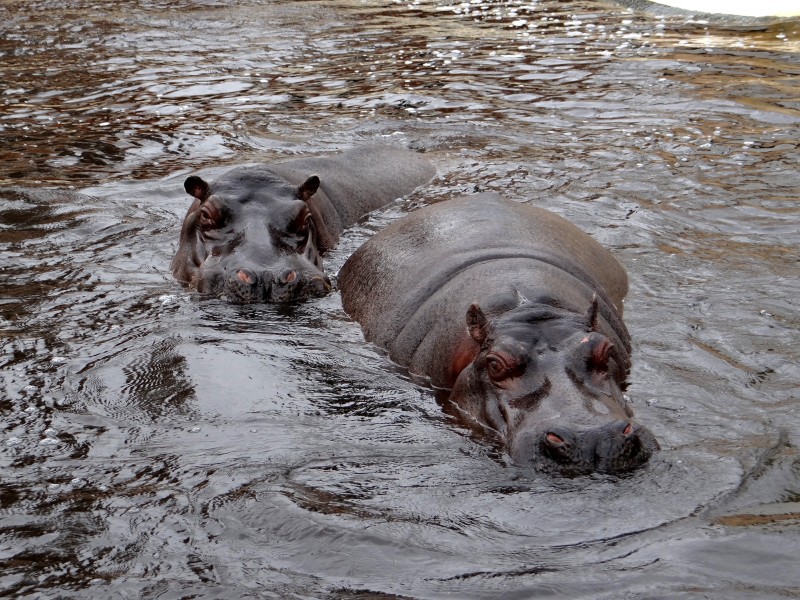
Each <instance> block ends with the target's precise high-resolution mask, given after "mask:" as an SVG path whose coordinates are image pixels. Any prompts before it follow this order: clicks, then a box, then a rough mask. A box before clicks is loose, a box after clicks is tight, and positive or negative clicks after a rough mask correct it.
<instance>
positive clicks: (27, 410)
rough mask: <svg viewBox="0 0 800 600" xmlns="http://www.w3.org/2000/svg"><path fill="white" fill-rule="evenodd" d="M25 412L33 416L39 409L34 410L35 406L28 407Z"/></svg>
mask: <svg viewBox="0 0 800 600" xmlns="http://www.w3.org/2000/svg"><path fill="white" fill-rule="evenodd" d="M25 412H26V413H28V414H33V413H35V412H39V409H38V408H36V407H35V406H29V407H28V408H26V409H25Z"/></svg>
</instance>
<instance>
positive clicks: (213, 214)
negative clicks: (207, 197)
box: [198, 202, 222, 229]
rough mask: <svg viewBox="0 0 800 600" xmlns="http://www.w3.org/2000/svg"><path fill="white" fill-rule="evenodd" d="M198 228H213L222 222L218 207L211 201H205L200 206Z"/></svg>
mask: <svg viewBox="0 0 800 600" xmlns="http://www.w3.org/2000/svg"><path fill="white" fill-rule="evenodd" d="M198 221H199V225H200V229H213V228H215V227H219V226H220V225H221V224H222V223H221V222H222V213H221V212H220V210H219V208H217V206H216V205H215V204H213V203H211V202H205V203H204V204H203V205H202V206H201V207H200V215H199V219H198Z"/></svg>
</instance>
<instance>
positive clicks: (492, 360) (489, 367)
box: [484, 354, 520, 383]
mask: <svg viewBox="0 0 800 600" xmlns="http://www.w3.org/2000/svg"><path fill="white" fill-rule="evenodd" d="M484 364H485V365H486V374H487V375H489V379H491V380H492V381H493V382H495V383H500V382H501V381H505V380H506V379H508V378H509V377H512V376H514V375H517V374H518V372H519V371H520V366H519V365H518V364H516V363H515V362H514V361H513V360H512V359H510V357H501V356H498V355H496V354H490V355H489V356H487V357H486V362H485V363H484Z"/></svg>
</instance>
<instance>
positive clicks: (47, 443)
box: [39, 437, 61, 446]
mask: <svg viewBox="0 0 800 600" xmlns="http://www.w3.org/2000/svg"><path fill="white" fill-rule="evenodd" d="M60 443H61V442H59V441H58V440H57V439H56V438H50V437H48V438H44V439H43V440H39V445H40V446H57V445H58V444H60Z"/></svg>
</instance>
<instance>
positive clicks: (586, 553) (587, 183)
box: [0, 0, 800, 599]
mask: <svg viewBox="0 0 800 600" xmlns="http://www.w3.org/2000/svg"><path fill="white" fill-rule="evenodd" d="M798 74H800V23H798V22H797V21H793V22H792V21H783V22H771V23H770V22H762V23H749V24H748V23H745V22H741V21H738V22H737V21H730V20H729V21H712V22H706V21H703V20H702V19H691V18H688V17H686V16H680V15H669V16H660V15H659V14H658V11H650V12H634V11H632V10H630V9H628V8H625V7H624V6H621V5H619V4H613V3H607V2H601V1H593V2H592V1H589V0H570V1H564V2H558V1H555V0H539V1H524V2H523V1H502V2H501V1H491V0H482V1H474V0H473V1H470V2H466V1H465V2H448V1H439V2H434V1H425V0H416V1H405V2H390V1H374V2H373V1H367V0H365V1H355V0H340V1H334V0H327V1H323V0H321V1H304V2H287V1H271V2H258V1H256V0H250V1H247V2H239V3H227V2H226V3H223V2H216V1H212V0H182V1H170V2H166V1H159V0H152V1H140V2H127V1H122V2H116V3H113V8H111V3H105V2H97V1H96V0H93V1H90V0H87V1H80V0H74V1H71V2H54V1H49V0H38V1H36V0H34V1H24V2H23V1H22V0H3V1H0V75H1V77H0V81H2V83H0V139H1V140H2V144H1V145H0V185H1V186H2V190H1V191H0V277H2V280H0V329H2V332H3V338H2V348H3V354H2V358H1V359H0V360H2V362H0V368H1V369H2V370H0V384H1V385H2V387H1V388H0V394H1V396H0V411H2V423H3V430H2V433H1V434H0V465H1V468H2V471H0V473H1V474H0V565H2V566H0V595H1V596H7V597H14V598H104V599H105V598H189V597H192V598H331V599H337V598H338V599H343V598H353V599H355V598H359V599H366V598H396V597H401V598H445V597H446V598H464V599H466V598H532V597H540V596H541V597H544V596H547V597H570V598H615V599H616V598H623V597H624V598H720V599H721V598H725V599H730V598H748V599H750V598H795V597H797V596H798V594H800V591H798V590H800V571H798V569H797V555H798V553H799V552H800V528H799V526H798V523H799V522H800V504H798V503H799V502H800V460H799V459H798V452H797V447H798V443H800V438H799V437H798V431H800V415H799V414H798V405H799V401H798V392H797V390H798V387H799V386H800V367H799V366H798V350H797V340H798V327H799V326H800V313H799V312H798V307H797V298H798V297H800V283H799V281H800V280H799V279H798V259H799V258H800V251H799V250H798V248H800V226H799V225H798V223H800V220H799V218H800V202H799V200H800V195H799V194H798V190H800V172H799V171H798V164H800V163H798V140H800V77H798ZM375 139H389V140H395V141H396V142H397V143H405V144H411V145H414V146H415V147H418V148H421V149H424V150H425V151H426V152H427V153H428V155H429V156H430V157H431V160H433V161H434V162H435V163H436V164H437V168H438V172H439V175H438V177H437V179H436V180H435V181H434V182H432V184H431V185H430V186H428V187H426V188H424V189H422V190H420V191H419V192H417V193H416V194H415V195H414V196H413V197H412V198H411V199H409V200H408V201H406V202H401V203H397V204H395V205H393V206H391V207H389V208H387V209H386V210H384V211H381V212H379V213H378V214H376V215H373V216H371V217H370V218H369V219H367V220H366V221H365V222H363V223H361V224H359V225H358V226H357V227H355V228H353V229H352V230H350V231H349V232H348V233H347V234H346V236H345V238H344V239H343V240H342V242H341V243H340V245H339V247H338V249H337V250H336V251H335V252H334V253H333V255H332V256H331V257H330V258H329V261H328V264H329V266H330V267H331V269H332V270H333V272H335V271H336V269H338V268H339V267H340V266H341V265H342V264H343V262H344V261H345V259H346V258H347V256H348V255H349V254H350V253H351V252H352V251H353V250H354V249H355V248H356V247H357V246H358V245H359V244H360V243H362V242H363V241H364V240H365V239H366V238H367V237H368V236H369V235H370V234H371V233H373V232H374V231H376V230H378V229H379V228H380V227H382V226H384V225H385V224H386V223H388V222H390V221H391V220H393V219H395V218H397V217H399V216H401V215H402V214H403V213H404V212H405V211H407V210H410V209H413V207H415V206H419V205H421V204H424V203H427V202H431V201H436V200H440V199H443V198H446V197H448V196H450V195H453V194H456V193H463V192H469V191H472V190H495V191H500V192H502V193H504V194H506V195H508V196H510V197H512V198H516V199H524V198H527V199H530V200H531V201H532V202H534V203H536V204H537V205H540V206H544V207H547V208H550V209H552V210H554V211H556V212H558V213H560V214H562V215H565V216H567V217H568V218H570V219H571V220H573V221H574V222H576V223H577V224H579V225H580V226H582V227H583V228H585V229H586V230H588V231H589V232H591V233H592V234H593V235H594V236H596V237H597V238H598V239H599V240H600V241H601V242H602V243H603V244H605V245H607V246H608V247H610V248H611V249H612V251H614V253H615V254H616V255H617V256H618V257H619V258H620V260H621V261H622V262H623V264H624V265H625V266H626V268H627V269H628V272H629V275H630V278H631V292H630V295H629V299H628V302H627V305H626V320H627V323H628V326H629V328H630V330H631V332H632V334H633V335H634V369H633V373H632V378H631V379H632V385H631V387H630V390H629V395H630V397H631V400H632V402H633V404H634V408H635V410H636V412H637V416H638V418H639V419H640V420H641V421H642V422H644V423H646V424H647V425H648V426H650V427H651V429H653V431H654V432H655V433H656V435H657V436H658V437H659V439H660V441H661V444H662V446H663V448H664V450H663V452H661V453H660V454H659V455H658V457H657V458H656V459H655V460H654V461H653V462H652V463H651V464H650V465H649V466H648V467H647V468H645V469H643V470H641V471H639V472H637V473H635V474H633V475H631V476H628V477H625V478H622V479H615V478H610V477H601V476H597V477H582V478H576V479H571V480H554V479H551V478H549V477H544V476H539V475H537V474H535V473H530V472H525V471H521V470H519V469H517V468H515V467H513V466H509V465H507V464H506V461H504V459H503V457H501V456H496V455H494V454H493V453H492V451H491V449H489V448H487V447H485V446H484V445H482V444H480V443H478V442H476V441H474V440H472V439H470V437H469V436H468V435H467V434H466V432H464V431H462V430H460V429H458V428H457V427H456V426H454V425H453V424H452V423H450V422H449V421H448V420H447V418H446V417H445V416H444V415H443V414H442V413H441V411H440V410H439V407H438V406H437V404H436V402H435V398H434V394H433V393H432V391H431V390H430V389H429V388H427V387H426V386H425V384H424V382H421V381H416V380H412V379H410V378H409V377H408V376H407V374H405V373H404V372H403V370H402V369H399V368H397V367H395V366H393V365H391V364H390V363H389V362H388V361H387V360H386V359H385V358H384V357H383V356H382V355H381V354H380V353H379V352H378V351H376V350H375V349H374V348H373V347H371V346H369V345H367V344H366V343H365V342H364V341H363V338H362V337H361V333H360V330H359V328H358V326H357V325H356V324H354V323H353V322H351V321H350V320H349V319H348V318H347V316H346V315H345V314H344V313H343V311H342V309H341V303H340V300H339V297H338V295H336V294H334V295H332V296H329V297H327V298H323V299H318V300H313V301H310V302H306V303H303V304H301V305H298V306H295V307H276V306H245V307H241V306H229V305H226V304H223V303H221V302H219V301H215V300H202V299H200V298H198V297H196V296H194V295H192V294H190V293H187V292H186V291H184V290H183V289H182V288H180V287H179V286H178V285H177V284H176V283H175V282H174V281H173V280H172V278H171V276H170V274H169V270H168V266H169V260H170V258H171V256H172V253H173V252H174V249H175V247H176V245H177V236H178V230H179V225H180V221H181V218H182V216H183V213H184V211H185V209H186V207H187V205H188V199H187V197H186V196H185V194H184V193H183V191H182V185H181V184H182V181H183V179H184V178H185V177H186V175H187V174H188V173H190V172H195V171H200V172H202V173H203V174H204V175H207V176H209V177H213V176H214V175H215V174H218V173H220V172H223V171H224V170H225V168H227V167H229V166H230V165H233V164H242V163H247V162H254V161H258V160H269V159H273V158H278V157H285V156H290V155H298V154H305V153H311V152H328V151H336V150H339V149H343V148H346V147H350V146H353V145H357V144H359V143H361V142H365V141H372V140H375Z"/></svg>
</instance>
